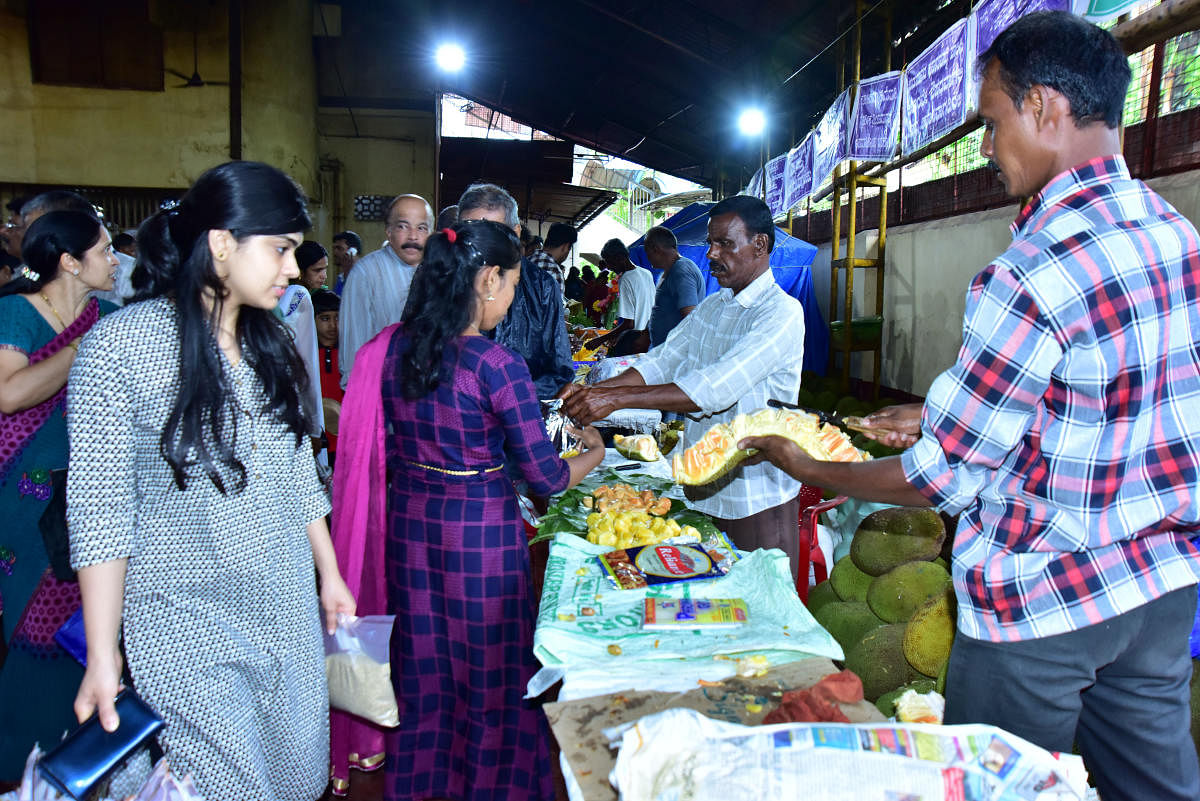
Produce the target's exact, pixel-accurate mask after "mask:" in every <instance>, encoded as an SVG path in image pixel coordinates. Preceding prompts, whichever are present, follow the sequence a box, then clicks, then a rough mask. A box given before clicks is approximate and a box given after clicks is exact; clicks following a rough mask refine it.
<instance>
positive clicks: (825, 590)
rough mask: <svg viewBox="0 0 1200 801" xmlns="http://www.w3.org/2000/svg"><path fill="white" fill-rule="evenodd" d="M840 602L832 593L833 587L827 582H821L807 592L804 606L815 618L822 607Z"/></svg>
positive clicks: (836, 595)
mask: <svg viewBox="0 0 1200 801" xmlns="http://www.w3.org/2000/svg"><path fill="white" fill-rule="evenodd" d="M840 600H842V599H841V598H839V597H838V594H837V593H836V592H834V589H833V585H832V584H830V583H829V582H828V581H822V582H821V583H820V584H818V585H817V586H815V587H813V588H811V589H810V590H809V591H808V603H806V604H805V606H807V607H808V611H809V613H810V614H812V615H813V616H814V617H815V616H816V614H817V612H820V611H821V608H822V607H824V606H826V605H828V604H831V603H837V602H838V601H840Z"/></svg>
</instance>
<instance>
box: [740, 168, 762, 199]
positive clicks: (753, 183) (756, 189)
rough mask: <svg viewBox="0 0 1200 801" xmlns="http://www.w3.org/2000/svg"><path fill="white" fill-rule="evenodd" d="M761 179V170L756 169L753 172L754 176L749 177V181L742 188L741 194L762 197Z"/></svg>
mask: <svg viewBox="0 0 1200 801" xmlns="http://www.w3.org/2000/svg"><path fill="white" fill-rule="evenodd" d="M762 180H763V171H762V170H758V171H757V172H755V173H754V177H753V178H751V179H750V183H749V184H748V185H747V186H746V188H745V189H744V190H742V194H743V195H749V196H750V197H762V196H763V193H762Z"/></svg>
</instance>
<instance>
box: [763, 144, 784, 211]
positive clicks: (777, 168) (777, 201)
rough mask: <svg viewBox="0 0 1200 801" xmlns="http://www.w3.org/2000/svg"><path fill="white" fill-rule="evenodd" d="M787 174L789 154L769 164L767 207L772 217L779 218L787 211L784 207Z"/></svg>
mask: <svg viewBox="0 0 1200 801" xmlns="http://www.w3.org/2000/svg"><path fill="white" fill-rule="evenodd" d="M786 173H787V153H784V154H783V155H782V156H776V157H775V158H773V159H771V160H770V161H768V162H767V207H768V208H770V209H771V216H773V217H777V216H779V215H780V214H782V213H783V212H785V211H787V209H785V208H784V207H783V184H784V180H785V178H786Z"/></svg>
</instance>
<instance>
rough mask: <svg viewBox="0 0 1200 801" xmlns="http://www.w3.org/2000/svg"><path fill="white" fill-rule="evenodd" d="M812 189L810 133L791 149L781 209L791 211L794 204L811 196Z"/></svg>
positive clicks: (811, 140) (811, 144)
mask: <svg viewBox="0 0 1200 801" xmlns="http://www.w3.org/2000/svg"><path fill="white" fill-rule="evenodd" d="M812 189H813V135H812V132H811V131H810V132H809V134H808V136H806V137H804V141H803V142H801V143H800V144H798V145H796V146H795V147H793V148H792V152H790V153H788V159H787V180H786V181H784V192H783V209H784V211H787V210H788V209H793V208H795V207H796V204H797V203H799V202H800V201H801V200H804V198H806V197H808V196H809V195H811V194H812Z"/></svg>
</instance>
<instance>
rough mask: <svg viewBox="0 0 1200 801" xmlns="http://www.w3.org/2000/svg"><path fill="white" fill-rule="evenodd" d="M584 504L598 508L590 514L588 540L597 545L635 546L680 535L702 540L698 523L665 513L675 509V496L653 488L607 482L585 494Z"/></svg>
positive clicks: (590, 507) (614, 546) (611, 546)
mask: <svg viewBox="0 0 1200 801" xmlns="http://www.w3.org/2000/svg"><path fill="white" fill-rule="evenodd" d="M583 505H584V508H587V509H595V511H594V512H592V513H590V514H589V515H588V516H587V528H588V530H587V540H588V542H590V543H593V544H595V545H605V546H608V547H610V548H633V547H636V546H638V545H654V544H656V543H659V542H662V541H663V540H669V539H674V538H675V537H680V536H685V537H694V538H695V541H697V542H698V541H699V540H700V532H699V531H697V530H696V529H695V528H694V527H692V526H685V525H680V524H679V522H678V521H676V520H672V519H669V518H667V517H664V515H666V514H667V513H668V512H670V511H671V499H670V498H666V497H659V496H657V495H655V494H654V492H653V491H651V490H642V491H641V492H638V491H637V490H636V489H634V488H633V487H631V486H629V485H628V484H613V485H612V486H609V485H607V484H605V485H601V486H600V487H598V488H597V489H596V491H595V492H593V493H592V494H591V495H589V496H587V497H585V498H584V499H583Z"/></svg>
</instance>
